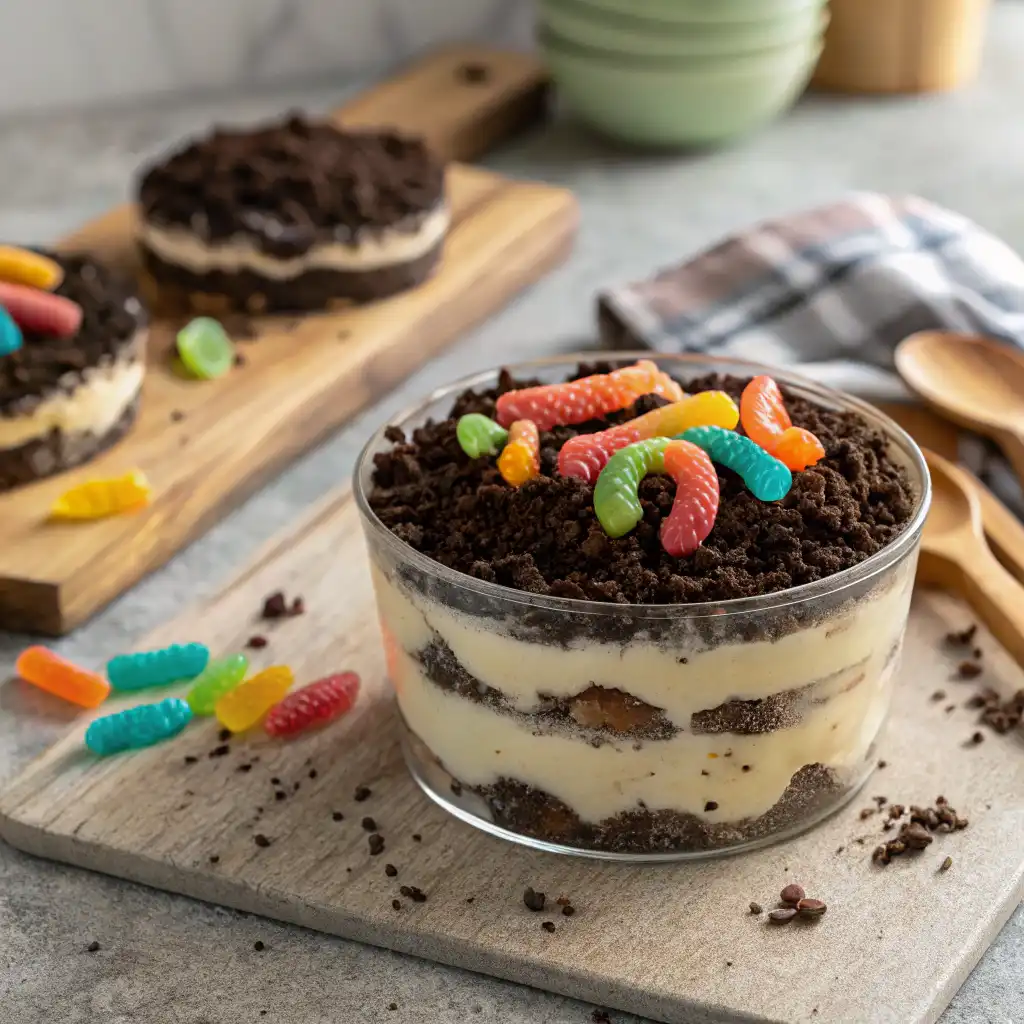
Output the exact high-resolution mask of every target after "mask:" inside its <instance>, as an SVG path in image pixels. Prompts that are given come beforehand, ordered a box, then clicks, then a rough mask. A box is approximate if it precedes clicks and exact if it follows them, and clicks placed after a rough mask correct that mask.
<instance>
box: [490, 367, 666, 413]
mask: <svg viewBox="0 0 1024 1024" xmlns="http://www.w3.org/2000/svg"><path fill="white" fill-rule="evenodd" d="M650 394H655V395H661V396H662V397H663V398H668V399H670V400H671V401H673V402H676V401H678V400H679V399H680V398H682V397H683V389H682V388H681V387H680V386H679V385H678V384H677V383H676V382H675V381H674V380H673V379H672V378H671V377H670V376H669V375H668V374H667V373H664V372H662V371H661V370H659V369H658V367H657V366H655V364H654V363H652V362H651V361H650V360H649V359H641V360H640V361H639V362H638V363H636V364H634V365H633V366H626V367H624V368H623V369H621V370H613V371H612V372H611V373H597V374H594V375H593V376H591V377H582V378H580V379H579V380H570V381H566V382H565V383H564V384H541V385H539V386H537V387H533V388H520V389H519V390H518V391H507V392H506V393H505V394H503V395H501V396H500V397H499V398H498V401H497V403H496V408H497V417H498V422H499V423H500V424H501V425H502V426H503V427H507V426H509V425H510V424H512V423H514V422H515V421H516V420H532V421H533V422H534V423H536V424H537V429H538V430H550V429H551V428H552V427H555V426H559V425H565V424H570V423H584V422H586V421H587V420H592V419H595V418H597V417H600V416H605V415H607V414H608V413H610V412H616V411H617V410H619V409H625V408H626V406H628V405H632V404H633V402H635V401H636V400H637V399H638V398H639V397H640V396H641V395H650Z"/></svg>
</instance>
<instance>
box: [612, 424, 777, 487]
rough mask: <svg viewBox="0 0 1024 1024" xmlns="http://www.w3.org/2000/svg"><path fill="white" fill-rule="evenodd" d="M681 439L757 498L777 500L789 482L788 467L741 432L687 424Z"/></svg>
mask: <svg viewBox="0 0 1024 1024" xmlns="http://www.w3.org/2000/svg"><path fill="white" fill-rule="evenodd" d="M682 439H683V440H684V441H689V442H691V443H692V444H695V445H697V447H698V448H703V449H704V451H706V452H707V453H708V455H709V456H710V457H711V460H712V461H713V462H717V463H719V464H720V465H723V466H725V467H726V468H727V469H731V470H732V471H733V472H734V473H738V474H739V475H740V476H741V477H742V478H743V482H744V483H745V484H746V485H747V490H749V491H750V493H751V494H753V495H754V497H755V498H757V499H758V500H759V501H778V500H779V499H780V498H784V497H785V496H786V495H787V494H788V493H789V489H790V487H791V486H792V485H793V474H792V473H790V471H789V468H788V467H787V466H785V465H783V463H781V462H780V461H779V460H778V459H777V458H775V457H774V456H773V455H769V454H768V453H767V452H766V451H765V450H764V449H763V448H762V447H761V446H760V445H758V444H756V443H755V442H754V441H752V440H751V439H750V438H749V437H744V436H743V435H742V434H737V433H735V432H734V431H732V430H723V429H722V428H721V427H691V428H690V429H689V430H686V431H684V432H683V434H682ZM599 482H600V481H599Z"/></svg>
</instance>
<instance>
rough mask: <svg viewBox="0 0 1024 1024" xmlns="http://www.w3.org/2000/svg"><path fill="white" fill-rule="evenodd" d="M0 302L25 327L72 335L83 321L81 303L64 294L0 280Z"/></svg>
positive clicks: (20, 325) (62, 335) (19, 324)
mask: <svg viewBox="0 0 1024 1024" xmlns="http://www.w3.org/2000/svg"><path fill="white" fill-rule="evenodd" d="M0 306H3V307H4V308H5V309H6V310H7V312H8V313H10V314H11V319H12V320H13V321H14V322H15V323H16V324H17V325H18V326H19V327H20V328H21V329H22V330H24V331H35V332H36V333H38V334H52V335H54V336H55V337H58V338H69V337H71V335H72V334H74V333H75V331H77V330H78V328H79V327H80V326H81V324H82V307H81V306H79V305H78V303H77V302H72V301H71V300H70V299H67V298H65V297H64V296H63V295H51V294H50V292H42V291H39V289H37V288H28V287H26V286H25V285H23V284H12V283H11V282H10V281H0Z"/></svg>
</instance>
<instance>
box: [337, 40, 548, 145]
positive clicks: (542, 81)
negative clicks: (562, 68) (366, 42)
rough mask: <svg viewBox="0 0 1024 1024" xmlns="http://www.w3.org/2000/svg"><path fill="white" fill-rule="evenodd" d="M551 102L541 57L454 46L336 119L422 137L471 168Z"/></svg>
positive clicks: (389, 81) (378, 88) (387, 83)
mask: <svg viewBox="0 0 1024 1024" xmlns="http://www.w3.org/2000/svg"><path fill="white" fill-rule="evenodd" d="M547 95H548V76H547V72H546V70H545V69H544V66H543V65H542V64H541V62H540V61H539V60H538V59H537V58H536V57H533V56H530V55H529V54H526V53H513V52H510V51H508V50H492V49H489V48H487V47H483V46H468V45H467V46H454V47H448V48H445V49H443V50H438V51H436V52H433V53H431V54H429V55H427V56H426V57H424V58H423V59H422V60H419V61H417V62H416V63H414V64H412V65H411V66H410V67H409V68H408V69H407V70H406V71H404V72H400V73H399V74H397V75H395V76H394V77H392V78H389V79H387V81H384V82H382V83H381V84H380V85H377V86H371V87H370V88H369V89H367V90H366V91H365V92H361V93H360V94H359V95H358V96H357V97H356V98H355V99H354V100H352V101H351V102H350V103H347V104H346V105H345V106H343V107H341V108H340V109H339V110H337V111H335V113H334V114H333V119H334V120H335V121H336V122H337V123H338V124H343V125H345V126H347V127H363V128H380V127H385V126H387V127H392V128H398V129H400V130H401V131H405V132H409V133H411V134H415V135H422V136H424V137H425V138H426V139H427V141H428V142H429V143H430V145H431V147H432V148H433V149H434V151H435V152H436V153H437V154H438V155H439V156H441V157H443V158H444V159H445V160H460V161H469V160H475V159H476V158H477V157H479V156H482V155H483V154H484V153H485V152H487V150H489V149H491V148H492V147H493V146H495V145H496V144H498V143H499V142H503V141H505V140H506V139H508V138H509V137H511V136H512V135H514V134H515V133H517V132H519V131H521V130H522V129H523V128H526V127H528V126H529V125H531V124H533V123H535V122H536V121H538V120H540V119H541V118H542V117H543V115H544V113H545V111H546V109H547Z"/></svg>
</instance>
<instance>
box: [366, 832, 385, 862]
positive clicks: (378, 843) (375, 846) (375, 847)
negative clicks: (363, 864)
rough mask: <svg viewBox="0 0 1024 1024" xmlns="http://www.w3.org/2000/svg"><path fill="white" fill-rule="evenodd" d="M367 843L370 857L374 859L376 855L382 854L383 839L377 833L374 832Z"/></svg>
mask: <svg viewBox="0 0 1024 1024" xmlns="http://www.w3.org/2000/svg"><path fill="white" fill-rule="evenodd" d="M367 842H368V843H369V846H370V856H371V857H376V856H377V855H378V854H381V853H383V852H384V837H383V836H382V835H381V834H380V833H379V832H374V833H373V834H372V835H371V836H369V838H368V839H367Z"/></svg>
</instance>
